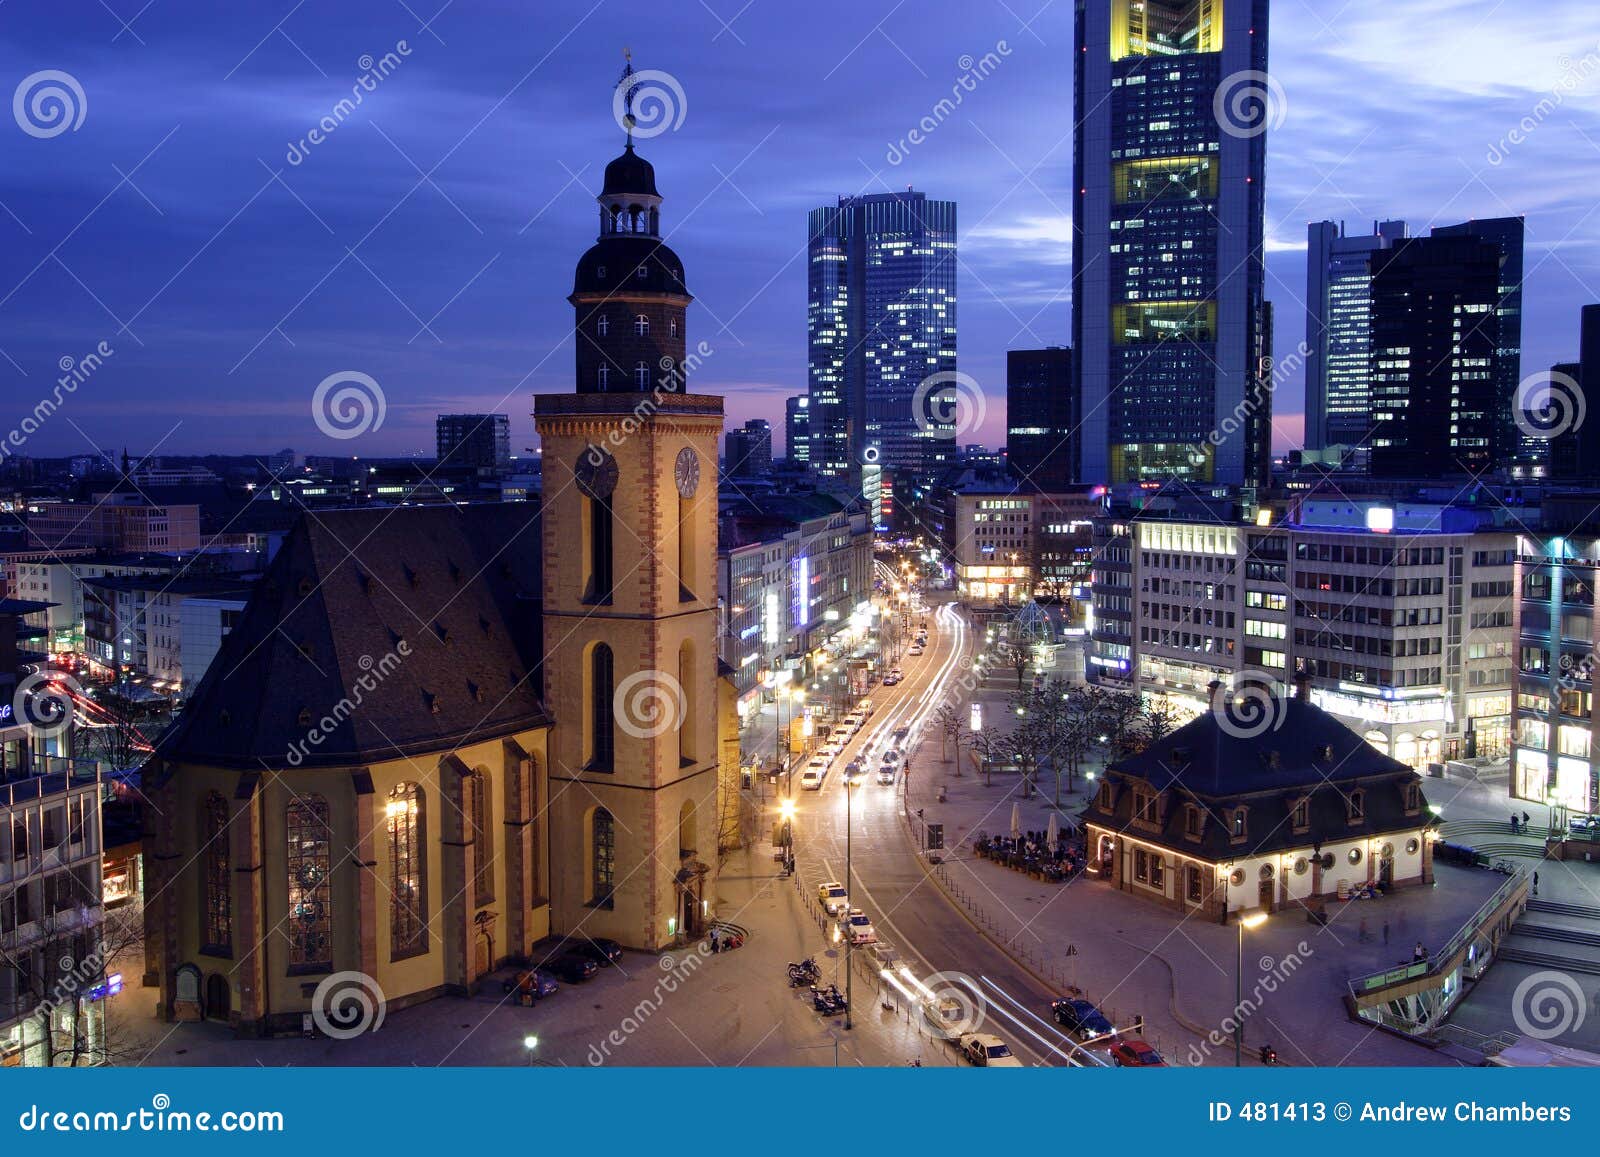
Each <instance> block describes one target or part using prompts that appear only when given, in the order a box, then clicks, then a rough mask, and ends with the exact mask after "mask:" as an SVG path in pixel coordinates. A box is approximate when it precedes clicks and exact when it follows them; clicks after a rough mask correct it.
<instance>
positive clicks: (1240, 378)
mask: <svg viewBox="0 0 1600 1157" xmlns="http://www.w3.org/2000/svg"><path fill="white" fill-rule="evenodd" d="M1267 10H1268V2H1267V0H1208V2H1205V3H1195V2H1194V0H1077V35H1076V43H1077V49H1078V51H1077V52H1076V53H1075V56H1076V58H1077V61H1078V65H1077V68H1076V69H1075V70H1074V76H1075V80H1074V83H1075V92H1074V101H1075V120H1076V125H1077V127H1076V130H1075V131H1076V137H1075V142H1074V157H1073V171H1074V180H1073V213H1072V295H1073V320H1072V348H1073V359H1074V361H1073V370H1074V373H1075V375H1076V376H1077V380H1078V382H1079V389H1078V391H1077V392H1078V397H1079V399H1080V405H1081V407H1082V413H1083V426H1082V431H1081V434H1082V445H1083V449H1082V469H1081V472H1080V477H1081V478H1082V479H1084V480H1085V481H1089V482H1112V483H1120V482H1135V481H1140V480H1142V479H1147V478H1157V477H1181V478H1190V479H1195V480H1200V481H1215V482H1219V483H1227V484H1253V483H1257V482H1260V481H1264V477H1263V476H1264V474H1265V473H1266V470H1267V467H1268V464H1269V459H1268V444H1267V438H1268V433H1269V431H1270V426H1271V423H1270V421H1269V416H1270V410H1269V407H1270V392H1269V391H1268V390H1266V389H1265V388H1264V382H1263V379H1262V376H1261V371H1262V365H1263V362H1262V359H1261V351H1262V350H1263V348H1264V345H1263V341H1262V333H1261V330H1262V327H1263V326H1264V325H1265V317H1264V313H1265V309H1264V297H1263V285H1264V280H1265V270H1264V263H1263V258H1262V253H1263V204H1264V202H1263V198H1264V192H1265V173H1266V132H1265V129H1266V128H1267V125H1268V121H1269V120H1270V119H1271V117H1270V112H1271V106H1272V104H1273V103H1274V102H1275V101H1276V97H1275V96H1274V95H1273V93H1272V92H1271V90H1270V87H1269V86H1267V84H1266V82H1265V80H1264V77H1265V73H1266V69H1267ZM1252 102H1253V103H1254V105H1255V107H1256V108H1257V110H1258V111H1260V112H1262V113H1263V115H1262V117H1261V118H1260V119H1259V121H1256V122H1250V121H1244V122H1241V117H1240V114H1239V113H1238V110H1239V109H1240V108H1243V107H1244V106H1246V105H1250V104H1251V103H1252Z"/></svg>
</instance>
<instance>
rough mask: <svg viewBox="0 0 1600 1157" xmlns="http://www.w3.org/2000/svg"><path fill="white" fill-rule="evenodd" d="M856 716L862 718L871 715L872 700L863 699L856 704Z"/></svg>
mask: <svg viewBox="0 0 1600 1157" xmlns="http://www.w3.org/2000/svg"><path fill="white" fill-rule="evenodd" d="M856 714H857V715H861V716H863V717H864V716H867V715H871V714H872V700H871V699H863V700H862V701H861V702H860V703H857V704H856Z"/></svg>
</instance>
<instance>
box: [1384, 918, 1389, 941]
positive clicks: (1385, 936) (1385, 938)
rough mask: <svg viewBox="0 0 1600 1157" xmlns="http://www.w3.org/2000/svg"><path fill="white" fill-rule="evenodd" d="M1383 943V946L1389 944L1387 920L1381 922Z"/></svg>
mask: <svg viewBox="0 0 1600 1157" xmlns="http://www.w3.org/2000/svg"><path fill="white" fill-rule="evenodd" d="M1383 942H1384V944H1385V945H1387V944H1388V943H1389V921H1388V920H1387V919H1385V920H1384V922H1383Z"/></svg>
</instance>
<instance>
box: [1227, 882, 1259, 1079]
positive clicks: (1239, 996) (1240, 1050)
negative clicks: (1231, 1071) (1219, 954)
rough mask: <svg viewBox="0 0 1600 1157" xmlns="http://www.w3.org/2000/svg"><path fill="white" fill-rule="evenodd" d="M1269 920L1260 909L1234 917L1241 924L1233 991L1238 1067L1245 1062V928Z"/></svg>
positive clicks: (1234, 1050) (1256, 926) (1234, 1055)
mask: <svg viewBox="0 0 1600 1157" xmlns="http://www.w3.org/2000/svg"><path fill="white" fill-rule="evenodd" d="M1266 922H1267V914H1266V913H1265V912H1263V911H1261V910H1260V909H1256V910H1255V911H1253V912H1240V913H1239V914H1238V915H1237V916H1235V917H1234V923H1235V924H1237V925H1238V926H1239V968H1238V971H1237V972H1236V973H1235V974H1234V993H1233V1067H1234V1068H1238V1067H1239V1066H1240V1065H1242V1064H1243V1063H1244V1061H1243V1055H1244V1018H1243V1017H1241V1016H1240V1015H1239V1009H1240V1008H1242V1007H1243V1006H1244V930H1245V929H1246V928H1259V927H1261V926H1262V925H1263V924H1265V923H1266Z"/></svg>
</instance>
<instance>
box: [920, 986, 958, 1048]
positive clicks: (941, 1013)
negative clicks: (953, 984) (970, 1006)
mask: <svg viewBox="0 0 1600 1157" xmlns="http://www.w3.org/2000/svg"><path fill="white" fill-rule="evenodd" d="M922 1020H923V1023H924V1024H926V1025H927V1026H928V1031H929V1032H930V1033H932V1034H933V1035H934V1036H936V1037H938V1038H939V1039H940V1040H947V1041H952V1040H955V1039H957V1038H958V1037H959V1036H960V1035H961V1030H962V1028H963V1027H964V1026H965V1025H966V1021H967V1010H966V1008H964V1007H963V1006H962V1004H961V1002H960V1001H959V1000H957V999H956V998H955V997H953V996H925V997H923V999H922Z"/></svg>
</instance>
